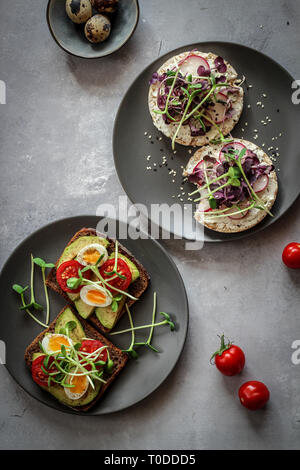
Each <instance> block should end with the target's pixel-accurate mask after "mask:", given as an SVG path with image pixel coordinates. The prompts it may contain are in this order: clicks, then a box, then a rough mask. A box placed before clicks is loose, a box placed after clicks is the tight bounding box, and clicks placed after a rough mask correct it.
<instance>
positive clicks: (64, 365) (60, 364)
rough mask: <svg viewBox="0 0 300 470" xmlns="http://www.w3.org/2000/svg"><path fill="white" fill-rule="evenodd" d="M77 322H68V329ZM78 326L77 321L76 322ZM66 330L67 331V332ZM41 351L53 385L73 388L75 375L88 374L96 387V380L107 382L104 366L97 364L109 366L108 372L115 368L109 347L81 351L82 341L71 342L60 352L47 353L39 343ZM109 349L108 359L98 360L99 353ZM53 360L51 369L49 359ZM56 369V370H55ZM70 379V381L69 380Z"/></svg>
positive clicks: (49, 381)
mask: <svg viewBox="0 0 300 470" xmlns="http://www.w3.org/2000/svg"><path fill="white" fill-rule="evenodd" d="M74 323H75V322H72V321H71V322H68V323H67V325H66V326H65V328H66V330H67V331H70V330H72V329H73V328H74ZM75 326H76V323H75ZM66 330H65V333H66V332H67V331H66ZM39 345H40V348H41V351H42V352H43V354H45V359H44V361H43V366H42V370H43V372H44V373H45V374H46V375H48V385H49V386H50V385H51V382H54V383H57V384H59V385H61V386H62V387H66V388H72V387H74V385H73V384H72V378H73V377H83V376H86V378H87V380H88V382H89V383H90V385H91V387H92V388H93V389H94V388H95V385H94V381H99V382H102V383H106V380H104V379H103V367H101V369H97V366H105V365H106V366H107V369H108V373H111V371H112V368H113V365H114V363H113V361H112V360H111V359H110V357H109V353H108V347H107V346H101V347H100V348H98V349H96V350H95V351H93V352H91V353H87V352H84V351H79V348H80V346H81V343H76V344H75V345H73V344H71V346H70V347H65V346H64V345H62V346H61V350H60V352H59V353H58V354H56V355H53V354H47V353H46V351H45V350H44V349H43V347H42V344H41V343H39ZM105 349H107V353H108V357H109V359H108V361H107V363H105V362H104V361H101V360H97V358H98V357H99V355H100V354H101V352H102V351H103V350H105ZM50 359H51V361H53V362H51V365H50V370H48V366H49V361H50ZM53 369H54V370H53ZM52 370H53V371H52ZM67 381H68V382H67Z"/></svg>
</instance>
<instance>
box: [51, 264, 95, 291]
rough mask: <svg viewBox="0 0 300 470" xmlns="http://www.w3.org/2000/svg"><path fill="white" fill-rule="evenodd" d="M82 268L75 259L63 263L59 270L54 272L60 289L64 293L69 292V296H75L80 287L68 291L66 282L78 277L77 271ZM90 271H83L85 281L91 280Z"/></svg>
mask: <svg viewBox="0 0 300 470" xmlns="http://www.w3.org/2000/svg"><path fill="white" fill-rule="evenodd" d="M82 268H84V266H83V265H82V264H80V263H78V261H76V260H75V259H72V260H70V261H65V262H64V263H62V264H61V265H60V266H59V268H58V269H57V271H56V279H57V282H58V284H59V285H60V287H61V289H62V290H63V291H64V292H70V293H71V294H77V293H78V292H79V291H80V290H81V289H82V286H79V287H78V288H77V289H70V288H69V287H68V286H67V281H68V279H70V278H71V277H77V278H78V277H79V276H78V270H79V269H82ZM91 274H92V273H91V271H85V273H84V277H85V278H86V279H90V278H91Z"/></svg>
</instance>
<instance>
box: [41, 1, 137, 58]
mask: <svg viewBox="0 0 300 470" xmlns="http://www.w3.org/2000/svg"><path fill="white" fill-rule="evenodd" d="M138 21H139V4H138V0H119V5H118V10H117V11H116V13H114V14H113V15H112V16H111V22H112V29H111V33H110V36H109V37H108V39H107V40H106V41H104V42H101V43H99V44H92V43H90V42H89V41H88V40H87V39H86V37H85V35H84V24H79V25H77V24H75V23H73V22H72V21H71V20H70V18H69V17H68V16H67V14H66V10H65V1H64V0H49V2H48V7H47V22H48V26H49V30H50V32H51V34H52V37H53V39H54V40H55V42H56V43H57V44H58V45H59V46H60V47H61V48H62V49H63V50H64V51H66V52H68V53H69V54H72V55H75V56H77V57H82V58H84V59H97V58H99V57H104V56H107V55H110V54H113V53H114V52H116V51H118V50H119V49H120V48H121V47H123V46H124V44H126V42H127V41H128V40H129V39H130V38H131V36H132V35H133V33H134V31H135V28H136V26H137V24H138Z"/></svg>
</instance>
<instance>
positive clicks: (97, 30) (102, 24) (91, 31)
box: [84, 15, 111, 43]
mask: <svg viewBox="0 0 300 470" xmlns="http://www.w3.org/2000/svg"><path fill="white" fill-rule="evenodd" d="M110 29H111V24H110V21H109V19H108V18H107V17H106V16H104V15H95V16H92V18H90V19H89V20H88V21H87V22H86V24H85V27H84V34H85V37H86V38H87V39H88V40H89V41H90V42H93V43H98V42H103V41H105V39H107V38H108V36H109V35H110Z"/></svg>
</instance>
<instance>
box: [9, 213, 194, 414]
mask: <svg viewBox="0 0 300 470" xmlns="http://www.w3.org/2000/svg"><path fill="white" fill-rule="evenodd" d="M99 220H100V218H99V217H96V216H79V217H72V218H69V219H64V220H59V221H56V222H53V223H51V224H50V225H47V226H46V227H43V228H41V229H40V230H38V231H37V232H35V233H33V234H32V235H30V236H29V237H28V238H27V239H26V240H24V241H23V242H22V243H21V244H20V245H19V246H18V247H17V248H16V249H15V251H14V252H13V253H12V255H11V256H10V258H9V259H8V261H7V262H6V264H5V266H4V268H3V270H2V272H1V275H0V285H1V293H2V294H1V311H2V315H1V317H0V331H1V337H0V339H1V340H3V341H5V343H6V353H7V354H6V355H7V357H6V367H7V369H8V371H9V372H10V373H11V375H12V376H13V377H14V379H15V380H16V381H17V382H18V384H19V385H20V386H21V387H22V388H24V389H25V390H26V391H27V392H28V393H29V394H30V395H32V396H33V397H34V398H37V399H38V400H39V401H41V402H42V403H44V404H46V405H48V406H51V407H52V408H56V409H57V410H61V411H65V412H71V413H72V411H71V410H69V409H68V408H67V407H64V406H63V405H60V404H59V402H58V401H57V400H55V399H54V398H53V397H52V396H51V395H49V394H48V393H47V392H44V391H43V390H41V389H40V387H39V386H38V385H36V384H35V383H34V382H33V380H32V379H31V375H30V372H29V371H28V369H27V368H26V366H25V363H24V351H25V349H26V347H27V346H28V345H29V344H30V343H31V341H32V340H33V339H34V338H35V337H36V336H37V335H38V334H39V333H40V332H41V331H42V329H41V327H39V325H37V324H36V323H35V322H34V321H33V320H31V318H30V317H28V315H27V314H26V313H22V312H21V311H20V310H19V306H20V302H19V298H18V295H17V294H15V293H14V292H13V291H12V288H11V286H12V284H14V283H18V284H21V285H27V284H28V282H29V277H30V253H33V255H34V256H38V257H41V258H43V259H45V260H47V261H52V262H55V261H56V260H57V258H58V256H59V255H60V253H61V252H62V250H63V248H64V246H65V245H66V243H67V242H68V241H69V240H70V238H71V237H72V236H73V235H74V233H75V232H77V231H78V230H79V229H81V228H82V227H94V228H95V227H96V225H97V223H98V222H99ZM118 224H119V222H118V223H117V227H119V225H118ZM120 226H121V222H120ZM123 227H124V225H123ZM108 235H111V236H114V234H113V233H108ZM121 243H123V244H124V245H125V246H126V247H127V248H128V249H129V250H130V251H131V252H132V253H133V254H134V255H135V256H136V258H137V259H138V260H140V261H141V263H142V264H143V265H144V266H145V268H146V269H147V271H148V272H149V274H150V276H151V283H150V286H149V287H148V289H147V291H146V292H145V293H144V294H143V296H142V298H141V300H140V301H138V302H136V304H135V305H134V306H133V307H132V313H133V319H134V323H135V324H136V326H137V325H144V324H147V323H148V322H149V320H150V321H151V315H152V301H153V292H154V291H156V292H157V295H158V310H157V311H158V312H159V311H165V312H169V313H170V314H171V315H172V318H174V321H175V323H176V331H175V332H171V331H170V330H169V329H168V328H167V327H160V328H157V329H156V331H155V333H154V341H153V344H154V346H156V347H158V348H159V349H160V351H161V353H160V354H156V353H154V352H152V351H150V350H145V348H144V349H140V356H139V359H138V360H129V361H128V363H127V365H126V367H125V369H124V370H123V371H122V373H121V375H120V376H119V377H118V378H117V380H116V381H115V382H114V383H113V384H112V385H111V387H110V388H109V389H108V390H107V392H106V393H105V395H104V396H103V398H102V399H101V400H99V402H98V403H97V404H96V405H95V406H94V407H93V408H91V410H90V411H89V412H88V413H84V414H90V415H101V414H105V413H112V412H115V411H119V410H122V409H124V408H127V407H129V406H131V405H133V404H135V403H137V402H139V401H140V400H143V399H144V398H146V397H147V396H148V395H150V394H151V393H152V392H153V391H154V390H155V389H157V387H159V386H160V385H161V383H162V382H163V381H164V380H165V379H166V378H167V376H168V375H169V374H170V372H171V371H172V370H173V368H174V367H175V364H176V363H177V361H178V359H179V357H180V354H181V352H182V349H183V346H184V342H185V338H186V334H187V328H188V302H187V296H186V292H185V288H184V284H183V282H182V279H181V277H180V274H179V272H178V270H177V268H176V266H175V264H174V262H173V261H172V260H171V258H170V257H169V255H168V254H167V253H166V251H165V250H164V249H163V248H162V247H161V246H160V245H159V244H158V243H157V242H156V241H153V240H121ZM35 281H36V282H35V284H36V287H37V288H36V293H37V295H36V298H37V300H38V301H40V302H41V303H42V304H44V295H43V289H42V283H41V282H40V273H39V272H38V270H36V278H35ZM49 294H50V305H51V320H53V318H55V317H56V315H57V314H58V313H59V311H60V310H61V308H62V307H63V306H64V305H65V301H64V299H62V298H61V297H60V296H59V295H58V294H56V293H55V292H52V291H49ZM42 315H43V313H42V314H41V316H42ZM126 317H127V315H124V317H123V318H122V319H121V321H120V322H119V323H118V325H117V328H116V329H124V328H127V327H128V325H129V322H128V318H126ZM145 335H146V333H140V334H139V336H138V337H139V338H144V339H145ZM112 338H113V342H114V343H115V344H116V345H117V346H120V347H121V348H127V347H128V346H129V344H130V341H131V337H130V335H129V334H124V335H120V336H115V337H112ZM142 340H143V339H142ZM77 414H78V413H77Z"/></svg>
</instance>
